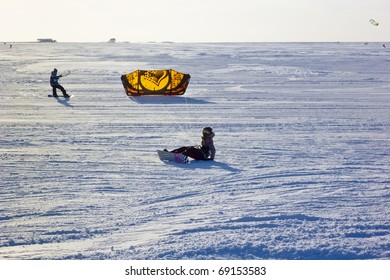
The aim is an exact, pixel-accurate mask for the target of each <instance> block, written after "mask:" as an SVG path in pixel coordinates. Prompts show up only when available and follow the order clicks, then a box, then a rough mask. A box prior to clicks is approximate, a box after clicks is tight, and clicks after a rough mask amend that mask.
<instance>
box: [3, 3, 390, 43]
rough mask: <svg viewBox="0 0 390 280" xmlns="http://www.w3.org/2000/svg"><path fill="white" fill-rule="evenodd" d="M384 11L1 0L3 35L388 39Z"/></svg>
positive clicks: (387, 10) (389, 21)
mask: <svg viewBox="0 0 390 280" xmlns="http://www.w3.org/2000/svg"><path fill="white" fill-rule="evenodd" d="M389 15H390V1H389V0H272V1H270V0H225V1H222V0H61V1H55V0H0V26H1V31H0V41H2V42H15V41H36V40H37V39H38V38H53V39H55V40H57V41H58V42H104V41H108V40H109V39H110V38H116V39H117V41H126V42H150V41H153V42H161V41H173V42H329V41H330V42H334V41H337V42H338V41H340V42H344V41H345V42H350V41H353V42H363V41H378V42H388V41H390V16H389ZM371 18H372V19H375V20H376V21H377V22H379V26H374V25H372V24H370V23H369V20H370V19H371Z"/></svg>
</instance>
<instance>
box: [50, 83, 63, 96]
mask: <svg viewBox="0 0 390 280" xmlns="http://www.w3.org/2000/svg"><path fill="white" fill-rule="evenodd" d="M51 86H52V88H53V96H57V88H58V89H60V90H61V91H62V94H63V95H64V96H67V94H66V90H65V89H64V87H63V86H61V85H51Z"/></svg>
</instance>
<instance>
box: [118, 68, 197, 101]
mask: <svg viewBox="0 0 390 280" xmlns="http://www.w3.org/2000/svg"><path fill="white" fill-rule="evenodd" d="M190 78H191V76H190V75H189V74H183V73H180V72H177V71H175V70H172V69H169V70H136V71H134V72H131V73H128V74H125V75H122V77H121V80H122V83H123V87H124V88H125V91H126V93H127V95H128V96H134V95H182V94H184V93H185V92H186V89H187V86H188V84H189V82H190Z"/></svg>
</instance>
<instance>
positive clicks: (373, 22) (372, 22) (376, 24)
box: [370, 19, 379, 26]
mask: <svg viewBox="0 0 390 280" xmlns="http://www.w3.org/2000/svg"><path fill="white" fill-rule="evenodd" d="M370 22H371V24H373V25H375V26H378V25H379V23H378V22H376V21H375V20H373V19H370Z"/></svg>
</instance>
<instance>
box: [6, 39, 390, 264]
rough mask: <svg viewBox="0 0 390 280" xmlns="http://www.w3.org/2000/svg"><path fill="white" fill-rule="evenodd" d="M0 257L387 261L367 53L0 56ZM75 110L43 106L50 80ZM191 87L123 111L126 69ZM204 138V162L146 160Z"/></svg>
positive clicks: (162, 49) (388, 122)
mask: <svg viewBox="0 0 390 280" xmlns="http://www.w3.org/2000/svg"><path fill="white" fill-rule="evenodd" d="M0 52H1V56H0V57H1V58H0V61H1V64H0V72H1V75H0V91H1V95H0V102H1V111H0V117H1V140H0V149H1V171H0V172H1V182H0V184H1V186H0V227H1V230H0V258H3V259H389V258H390V221H389V217H390V211H389V208H390V207H389V206H390V203H389V202H390V190H389V184H390V176H389V174H390V75H389V73H390V52H389V50H388V49H385V48H383V47H382V44H379V43H370V44H368V45H363V44H360V43H341V44H337V43H322V44H320V43H297V44H293V43H280V44H271V43H268V44H264V43H263V44H255V43H240V44H239V43H234V44H227V43H226V44H126V43H118V44H105V43H101V44H71V43H57V44H14V46H13V48H12V49H10V48H8V47H7V46H6V45H3V46H0ZM54 67H56V68H58V69H59V72H63V71H66V70H70V71H71V72H72V73H71V75H69V76H67V77H63V78H62V79H61V80H60V82H61V84H62V85H63V86H64V87H65V88H66V89H67V90H68V92H69V93H70V94H74V95H75V97H74V98H72V99H70V100H69V101H64V100H58V101H57V100H56V99H54V98H48V97H47V94H48V93H50V92H51V88H50V86H49V84H48V80H49V76H50V72H51V70H52V68H54ZM159 68H162V69H168V68H173V69H175V70H178V71H180V72H184V73H190V74H191V76H192V78H191V82H190V85H189V88H188V90H187V93H186V94H185V95H183V96H180V97H137V98H128V97H127V96H126V95H125V94H124V90H123V87H122V84H121V81H120V76H121V75H122V74H124V73H128V72H132V71H134V70H136V69H159ZM204 126H211V127H213V128H214V131H215V134H216V136H215V138H214V140H215V146H216V148H217V155H216V161H214V162H195V161H191V162H190V164H188V165H182V164H166V163H163V162H161V161H160V160H159V159H158V157H157V154H156V150H157V149H163V148H167V149H173V148H177V147H179V146H182V145H192V144H197V143H199V142H200V132H201V129H202V128H203V127H204Z"/></svg>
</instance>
